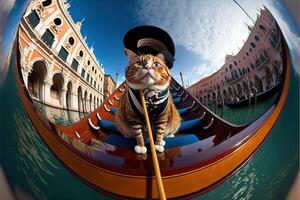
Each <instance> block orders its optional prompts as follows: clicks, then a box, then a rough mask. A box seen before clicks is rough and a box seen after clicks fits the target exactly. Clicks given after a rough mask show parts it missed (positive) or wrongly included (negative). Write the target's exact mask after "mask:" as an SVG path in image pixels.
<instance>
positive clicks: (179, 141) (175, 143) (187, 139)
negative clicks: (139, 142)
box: [104, 134, 199, 149]
mask: <svg viewBox="0 0 300 200" xmlns="http://www.w3.org/2000/svg"><path fill="white" fill-rule="evenodd" d="M164 140H165V142H166V145H165V148H173V147H179V146H184V145H189V144H193V143H195V142H198V141H199V139H198V138H197V136H196V135H194V134H188V135H179V136H176V137H172V138H164ZM104 142H105V143H108V144H111V145H114V146H117V147H121V148H127V149H133V148H134V147H135V146H136V140H135V139H134V138H125V137H124V136H122V135H108V136H106V137H105V138H104ZM145 145H146V146H147V147H148V148H150V144H149V140H148V139H147V140H146V141H145Z"/></svg>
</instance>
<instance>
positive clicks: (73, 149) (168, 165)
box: [14, 37, 290, 199]
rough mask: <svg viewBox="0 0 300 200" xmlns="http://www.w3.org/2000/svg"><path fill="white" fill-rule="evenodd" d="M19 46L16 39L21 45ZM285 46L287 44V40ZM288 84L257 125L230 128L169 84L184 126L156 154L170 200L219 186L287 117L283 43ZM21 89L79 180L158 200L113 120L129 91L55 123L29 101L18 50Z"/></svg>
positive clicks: (112, 192)
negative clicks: (283, 113)
mask: <svg viewBox="0 0 300 200" xmlns="http://www.w3.org/2000/svg"><path fill="white" fill-rule="evenodd" d="M17 38H18V37H17ZM281 41H284V40H283V39H282V40H281ZM282 46H283V51H282V58H283V66H284V71H283V81H282V83H281V85H280V86H279V89H278V91H279V94H280V95H278V97H277V99H276V100H275V103H274V104H273V105H272V106H271V107H270V108H269V109H268V110H267V111H266V112H265V113H264V114H262V115H261V116H260V117H259V118H258V119H256V120H255V121H254V122H253V123H251V124H248V125H243V126H237V125H233V124H230V123H228V122H226V121H224V120H223V119H221V118H219V117H218V116H217V115H215V114H214V113H212V112H211V111H209V110H208V109H207V108H205V107H204V106H203V105H202V104H201V103H199V102H198V101H197V100H196V99H195V98H194V97H193V96H192V95H190V94H189V93H188V92H187V90H185V89H184V88H183V87H181V86H180V85H179V84H178V83H177V82H176V81H175V80H172V83H171V87H170V90H171V92H172V97H173V100H174V103H175V104H176V106H177V109H178V110H179V112H180V114H181V116H182V125H181V127H180V130H179V132H178V133H177V134H176V136H175V137H174V138H167V139H166V148H165V152H164V153H162V154H158V160H159V165H160V169H161V175H162V180H163V184H164V188H165V193H166V196H167V198H168V199H169V198H170V199H172V198H176V199H177V198H192V197H196V196H198V195H201V194H203V193H205V192H207V191H210V190H211V189H213V188H215V187H216V186H218V185H220V184H222V183H223V182H224V181H225V180H226V179H228V178H229V177H230V176H231V175H233V174H234V173H235V172H236V171H237V170H238V169H239V168H240V167H241V166H242V165H243V164H244V163H245V162H246V161H247V160H248V159H249V158H251V156H253V155H254V153H255V151H256V150H257V149H258V148H259V147H260V145H261V144H262V143H263V141H264V140H265V138H266V137H267V136H268V134H269V133H270V131H271V129H272V127H273V126H274V124H275V122H276V120H277V119H278V117H279V116H280V113H281V111H282V109H283V106H284V103H285V100H286V97H287V93H288V86H289V77H290V57H289V52H288V49H287V46H286V44H285V43H284V42H283V45H282ZM14 53H15V55H16V56H15V62H14V63H15V64H14V65H15V66H14V70H15V74H16V76H15V77H16V85H17V89H18V93H19V96H20V99H21V101H22V104H23V106H24V108H25V110H26V112H27V114H28V117H29V118H30V120H31V122H32V124H33V125H34V127H35V128H36V130H37V132H38V134H39V135H40V137H41V138H42V139H43V141H44V142H45V143H46V145H47V146H48V148H49V149H50V150H51V151H52V152H53V154H54V155H55V156H56V157H57V158H58V159H59V160H60V161H61V162H62V163H63V164H64V165H65V167H66V168H67V169H69V170H70V172H72V173H73V174H74V175H75V176H76V177H78V178H79V179H80V180H82V181H83V182H85V183H86V184H88V185H90V186H91V187H93V188H94V189H96V190H98V191H100V192H102V193H104V194H105V195H108V196H111V197H113V198H117V199H128V198H130V199H131V198H132V199H145V198H147V199H152V198H158V189H157V186H156V182H155V177H154V170H153V164H152V159H151V156H150V155H149V154H150V152H148V153H147V154H144V155H139V154H136V153H135V152H134V151H133V148H132V145H134V143H133V141H132V140H130V139H125V138H124V137H123V136H121V135H120V134H119V133H118V132H117V130H116V128H115V124H114V115H115V112H116V110H117V109H118V102H119V99H120V97H121V96H122V94H123V93H124V91H125V90H126V84H125V83H122V84H121V85H120V86H119V87H118V88H117V89H116V90H115V91H114V92H113V94H112V95H111V96H110V97H109V98H108V99H106V100H105V101H104V102H103V104H102V105H101V106H100V107H99V108H97V109H96V110H95V111H93V112H91V113H90V114H88V115H87V116H85V117H84V118H83V119H82V120H80V121H78V122H77V123H75V124H73V125H71V126H61V125H56V124H54V123H52V122H51V121H50V120H49V119H48V118H47V117H46V116H45V115H44V114H43V113H42V112H41V111H40V110H39V109H38V108H37V106H36V105H35V103H34V102H33V100H32V99H31V97H30V95H29V93H28V91H27V89H26V87H25V84H24V81H23V78H22V72H21V67H20V52H19V49H18V41H17V40H16V42H15V45H14Z"/></svg>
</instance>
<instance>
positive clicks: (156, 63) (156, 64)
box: [152, 62, 161, 67]
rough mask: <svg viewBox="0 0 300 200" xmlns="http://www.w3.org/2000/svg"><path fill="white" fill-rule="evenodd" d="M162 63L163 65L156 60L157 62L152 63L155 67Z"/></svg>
mask: <svg viewBox="0 0 300 200" xmlns="http://www.w3.org/2000/svg"><path fill="white" fill-rule="evenodd" d="M160 65H161V64H160V63H158V62H155V63H153V64H152V66H153V67H160Z"/></svg>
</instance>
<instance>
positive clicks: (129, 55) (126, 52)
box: [125, 48, 137, 60]
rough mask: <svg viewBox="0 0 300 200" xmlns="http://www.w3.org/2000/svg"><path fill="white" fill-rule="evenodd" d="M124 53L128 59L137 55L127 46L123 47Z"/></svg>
mask: <svg viewBox="0 0 300 200" xmlns="http://www.w3.org/2000/svg"><path fill="white" fill-rule="evenodd" d="M125 54H126V56H127V57H128V59H129V60H132V59H133V58H134V57H137V55H136V54H135V53H134V52H133V51H131V50H130V49H127V48H125Z"/></svg>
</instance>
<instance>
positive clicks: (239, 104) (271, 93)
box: [224, 81, 280, 108]
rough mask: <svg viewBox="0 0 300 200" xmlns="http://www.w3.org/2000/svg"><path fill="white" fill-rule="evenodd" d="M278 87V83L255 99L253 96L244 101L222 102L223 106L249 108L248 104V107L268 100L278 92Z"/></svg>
mask: <svg viewBox="0 0 300 200" xmlns="http://www.w3.org/2000/svg"><path fill="white" fill-rule="evenodd" d="M279 86H280V81H279V82H278V83H277V84H276V85H274V86H273V87H272V88H270V89H268V90H266V91H264V92H262V93H259V94H257V96H256V97H255V96H254V95H253V96H251V97H250V99H249V98H245V99H241V100H239V101H235V102H229V101H224V104H225V105H226V106H229V107H232V108H237V107H242V106H249V103H250V105H254V104H256V103H257V102H260V101H264V100H266V99H269V98H270V97H272V96H274V95H275V94H276V92H278V89H279ZM249 101H250V102H249Z"/></svg>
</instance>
